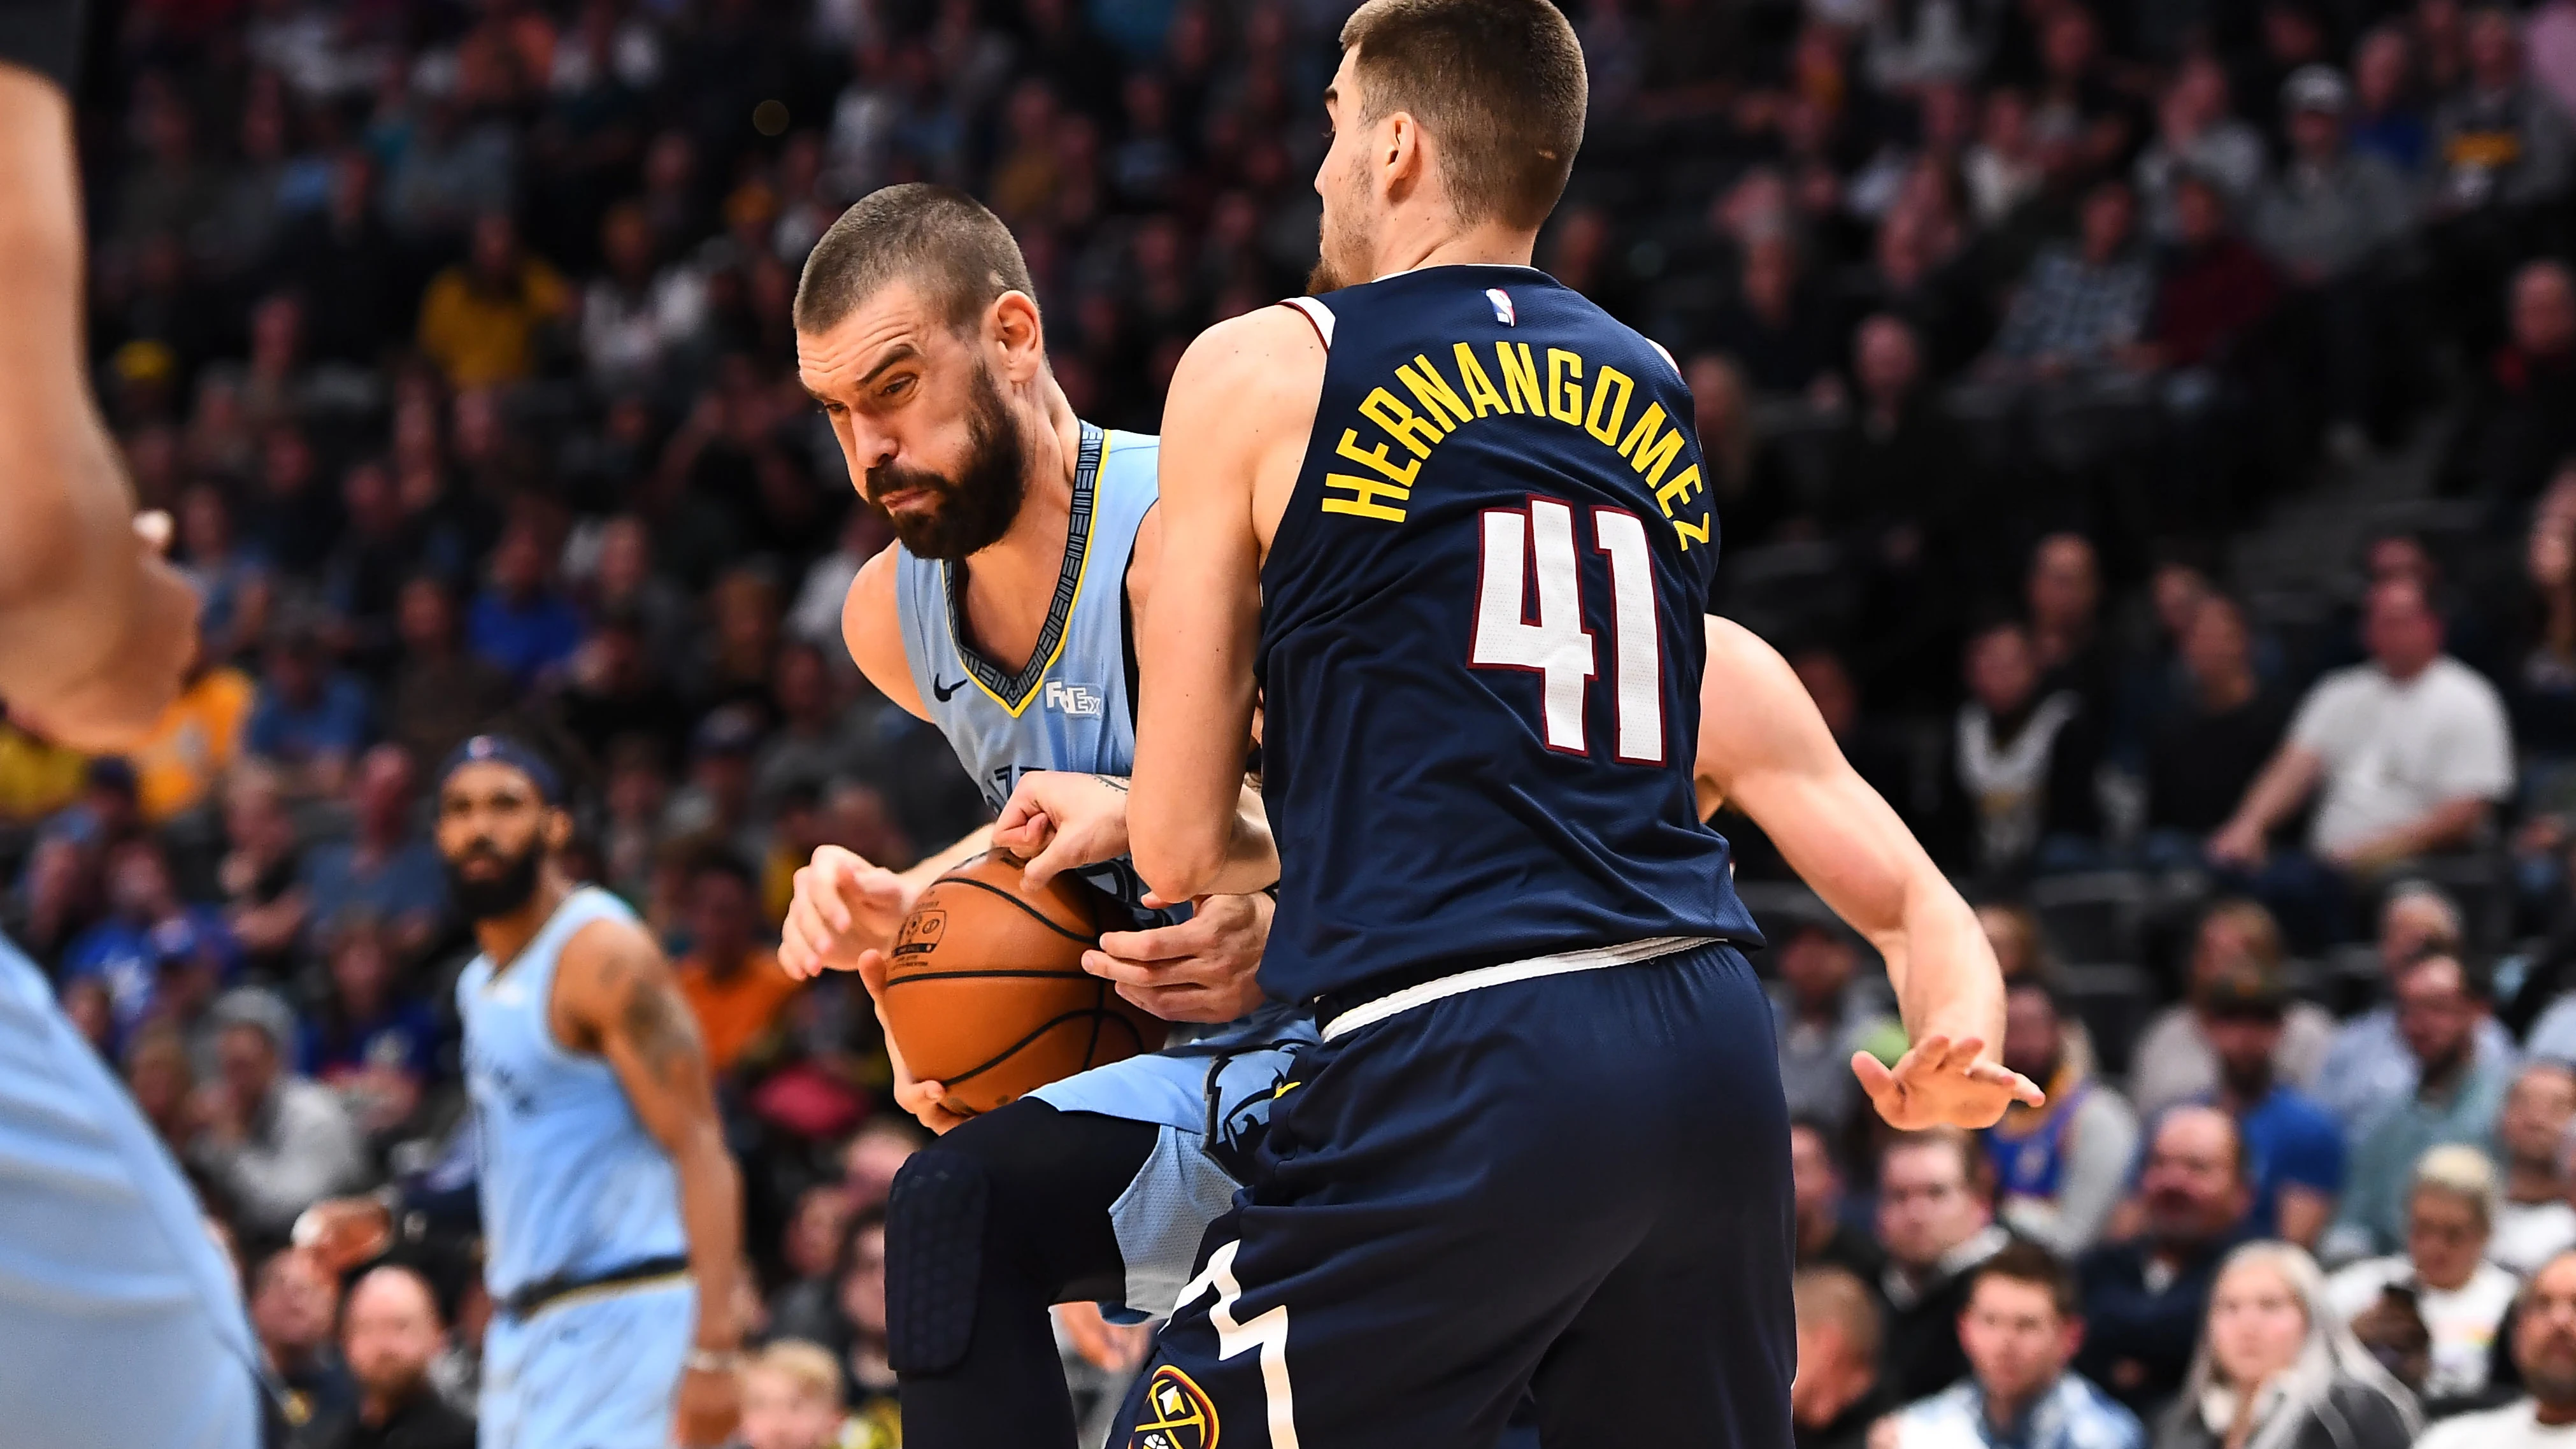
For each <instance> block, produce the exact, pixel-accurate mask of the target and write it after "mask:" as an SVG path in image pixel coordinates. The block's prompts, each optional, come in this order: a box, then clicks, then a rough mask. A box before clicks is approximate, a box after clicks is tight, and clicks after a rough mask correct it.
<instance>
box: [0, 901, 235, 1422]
mask: <svg viewBox="0 0 2576 1449" xmlns="http://www.w3.org/2000/svg"><path fill="white" fill-rule="evenodd" d="M258 1363H259V1354H258V1351H257V1349H256V1348H255V1347H254V1345H253V1341H252V1338H251V1332H250V1320H249V1318H248V1317H247V1316H246V1315H245V1313H244V1312H243V1309H242V1298H241V1289H240V1286H239V1284H238V1283H237V1282H236V1280H235V1279H234V1276H233V1269H232V1265H231V1264H230V1263H228V1262H226V1261H225V1258H224V1255H223V1252H222V1251H221V1250H220V1249H218V1248H217V1247H216V1246H215V1242H214V1239H213V1238H212V1237H210V1236H209V1235H208V1234H207V1231H206V1226H205V1220H204V1218H203V1217H202V1216H201V1215H200V1213H199V1212H198V1210H197V1204H196V1199H195V1198H194V1196H193V1195H191V1194H190V1192H189V1190H188V1184H187V1180H186V1179H185V1178H183V1177H181V1176H180V1175H179V1168H178V1164H176V1163H175V1162H173V1161H171V1159H170V1154H169V1153H168V1151H166V1150H165V1149H164V1148H163V1147H162V1146H161V1143H160V1141H159V1140H158V1139H157V1138H155V1137H154V1136H153V1133H152V1129H151V1127H150V1126H149V1125H148V1124H146V1123H145V1122H144V1120H143V1116H142V1114H141V1113H140V1112H138V1111H136V1110H135V1107H134V1102H133V1099H132V1098H130V1097H128V1096H127V1095H126V1092H125V1089H124V1087H123V1086H121V1085H120V1084H119V1083H118V1082H117V1080H116V1078H115V1077H114V1076H113V1075H112V1074H110V1073H109V1071H108V1070H107V1067H106V1065H105V1064H104V1063H102V1062H101V1061H99V1059H98V1056H97V1054H96V1053H95V1052H93V1051H91V1050H90V1047H89V1043H88V1042H86V1041H83V1040H82V1039H81V1037H80V1034H79V1033H78V1032H76V1031H74V1030H73V1029H72V1026H71V1023H70V1022H69V1021H68V1020H66V1019H65V1018H64V1016H63V1014H62V1012H61V1010H60V1009H59V1008H57V1007H56V1006H55V1004H54V997H53V992H52V990H51V989H50V988H49V987H48V986H47V985H46V984H45V978H44V974H43V973H42V972H40V971H38V970H37V969H36V967H35V964H34V963H33V962H30V961H29V960H28V959H27V958H26V957H25V956H22V955H20V954H19V953H18V951H17V950H16V948H14V947H12V946H10V945H9V944H8V943H7V942H6V941H0V1412H5V1415H6V1423H5V1427H0V1442H7V1443H10V1444H28V1445H43V1446H45V1449H125V1446H130V1445H144V1444H149V1445H155V1446H173V1449H176V1446H187V1449H253V1446H255V1445H257V1444H258V1442H259V1433H260V1410H259V1394H258V1389H257V1383H258V1379H257V1372H258V1370H257V1365H258Z"/></svg>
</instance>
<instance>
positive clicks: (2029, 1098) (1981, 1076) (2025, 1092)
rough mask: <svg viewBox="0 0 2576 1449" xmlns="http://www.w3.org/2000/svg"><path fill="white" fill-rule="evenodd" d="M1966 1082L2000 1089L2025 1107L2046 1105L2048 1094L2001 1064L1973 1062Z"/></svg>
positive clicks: (2034, 1083)
mask: <svg viewBox="0 0 2576 1449" xmlns="http://www.w3.org/2000/svg"><path fill="white" fill-rule="evenodd" d="M1968 1080H1970V1081H1972V1082H1978V1083H1982V1084H1983V1085H1986V1086H1990V1087H2001V1088H2003V1089H2004V1090H2005V1091H2006V1092H2007V1093H2009V1094H2010V1095H2011V1097H2012V1099H2013V1100H2014V1101H2016V1102H2019V1103H2021V1104H2022V1105H2023V1106H2025V1107H2044V1106H2046V1105H2048V1094H2047V1093H2046V1092H2044V1091H2041V1090H2040V1088H2039V1084H2038V1083H2036V1082H2033V1081H2032V1080H2031V1079H2030V1078H2028V1077H2025V1076H2023V1075H2022V1074H2021V1073H2019V1072H2016V1071H2014V1070H2013V1069H2012V1068H2010V1067H2007V1066H2005V1065H2003V1064H2002V1063H2001V1062H1975V1063H1971V1064H1970V1065H1969V1067H1968Z"/></svg>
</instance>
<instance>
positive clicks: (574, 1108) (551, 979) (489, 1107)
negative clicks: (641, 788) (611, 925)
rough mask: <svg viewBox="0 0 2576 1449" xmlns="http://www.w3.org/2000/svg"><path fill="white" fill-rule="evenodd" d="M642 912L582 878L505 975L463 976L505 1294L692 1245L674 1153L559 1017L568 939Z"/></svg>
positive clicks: (478, 1122)
mask: <svg viewBox="0 0 2576 1449" xmlns="http://www.w3.org/2000/svg"><path fill="white" fill-rule="evenodd" d="M634 919H635V913H634V912H633V911H631V910H628V909H627V907H626V903H625V902H624V901H621V900H619V899H618V898H617V897H615V896H613V895H610V894H609V893H608V892H606V891H604V890H601V889H599V888H598V887H596V886H584V887H582V888H581V889H579V890H576V891H574V892H573V893H572V894H571V895H569V896H566V897H565V898H564V903H563V904H562V905H560V906H558V907H556V908H555V913H554V915H553V916H552V917H550V918H549V919H548V920H547V921H546V924H545V928H544V929H543V930H541V931H539V932H537V935H536V939H534V940H532V941H530V942H529V943H528V945H527V949H525V950H523V951H521V952H520V953H519V956H518V959H516V960H514V961H512V962H511V963H510V965H509V968H508V969H507V970H499V969H496V968H495V967H494V966H493V964H492V958H491V957H489V956H481V955H478V956H476V957H475V958H474V960H473V962H472V963H471V964H469V965H468V966H467V967H466V968H465V974H464V975H463V976H461V977H459V978H458V979H457V982H456V1010H457V1014H458V1016H459V1017H461V1018H462V1019H463V1021H464V1023H465V1086H466V1091H467V1093H468V1094H469V1095H470V1096H471V1097H472V1099H473V1103H474V1117H475V1127H476V1131H477V1134H478V1141H479V1144H480V1151H481V1154H482V1173H481V1178H482V1183H481V1188H482V1195H483V1241H484V1263H483V1279H484V1285H485V1286H486V1287H488V1288H489V1289H490V1290H491V1292H492V1297H493V1298H494V1300H495V1301H499V1300H503V1299H507V1298H509V1297H510V1296H511V1295H512V1294H515V1293H517V1292H519V1291H520V1290H521V1289H523V1288H527V1287H528V1286H530V1285H532V1284H537V1283H543V1282H546V1281H548V1280H560V1279H567V1278H590V1277H597V1276H599V1275H602V1274H607V1273H614V1272H617V1271H619V1270H621V1269H626V1268H631V1267H633V1266H634V1265H635V1264H637V1263H642V1262H649V1261H651V1260H653V1259H657V1258H669V1257H675V1256H680V1255H683V1254H685V1253H686V1252H687V1251H688V1236H687V1234H686V1233H685V1232H683V1231H682V1229H681V1226H680V1182H679V1174H678V1173H677V1172H676V1171H674V1170H673V1168H672V1166H671V1158H670V1155H669V1154H668V1153H665V1152H664V1151H663V1150H662V1144H661V1143H659V1142H656V1141H654V1140H653V1137H652V1135H651V1134H650V1133H648V1132H646V1131H645V1130H644V1124H643V1123H642V1122H641V1121H640V1120H638V1119H637V1118H636V1116H635V1107H634V1104H633V1103H631V1102H629V1101H627V1099H626V1089H625V1088H624V1087H622V1086H620V1085H619V1084H618V1081H617V1074H616V1073H615V1072H613V1071H611V1070H610V1069H609V1065H608V1063H607V1062H605V1061H603V1060H601V1059H600V1058H598V1057H596V1056H591V1055H586V1054H581V1053H576V1052H573V1051H570V1050H567V1049H566V1048H565V1047H564V1046H563V1044H562V1043H560V1042H558V1041H556V1040H555V1034H554V1028H553V1026H552V1024H551V1022H550V1020H549V1016H550V1011H551V1007H552V1003H553V1000H554V986H555V966H556V963H557V962H559V961H560V960H562V958H563V949H564V946H565V944H566V943H567V942H569V941H571V939H572V938H573V935H574V934H575V933H576V932H578V931H580V930H581V928H582V927H584V926H587V925H589V924H590V923H591V922H593V921H600V920H617V921H630V922H631V921H633V920H634Z"/></svg>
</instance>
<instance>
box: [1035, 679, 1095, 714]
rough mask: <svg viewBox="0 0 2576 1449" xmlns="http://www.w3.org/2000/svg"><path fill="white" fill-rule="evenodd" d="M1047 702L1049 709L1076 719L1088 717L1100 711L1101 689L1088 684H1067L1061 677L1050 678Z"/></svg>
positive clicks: (1047, 687)
mask: <svg viewBox="0 0 2576 1449" xmlns="http://www.w3.org/2000/svg"><path fill="white" fill-rule="evenodd" d="M1046 703H1047V708H1049V709H1052V710H1057V711H1060V712H1061V713H1064V714H1069V715H1072V716H1073V717H1074V718H1076V719H1088V718H1090V717H1091V716H1093V715H1096V714H1098V713H1100V691H1099V690H1096V689H1094V688H1092V687H1091V686H1090V685H1087V684H1067V683H1065V682H1064V681H1062V680H1060V679H1050V680H1048V681H1047V686H1046Z"/></svg>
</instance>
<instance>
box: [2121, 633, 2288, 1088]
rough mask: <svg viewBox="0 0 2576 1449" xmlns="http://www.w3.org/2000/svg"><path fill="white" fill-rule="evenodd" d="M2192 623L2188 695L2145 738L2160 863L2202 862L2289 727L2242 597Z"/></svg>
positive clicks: (2152, 853)
mask: <svg viewBox="0 0 2576 1449" xmlns="http://www.w3.org/2000/svg"><path fill="white" fill-rule="evenodd" d="M2190 619H2191V621H2190V623H2189V624H2188V625H2186V626H2185V627H2184V630H2183V633H2182V638H2181V641H2180V643H2181V663H2182V669H2183V673H2184V675H2185V676H2186V678H2187V679H2188V680H2189V682H2190V692H2189V693H2188V694H2186V695H2184V696H2182V697H2180V698H2177V699H2175V700H2174V701H2173V702H2172V704H2171V705H2170V706H2169V707H2168V708H2167V709H2165V710H2164V711H2163V712H2162V713H2161V714H2160V715H2159V717H2158V718H2157V719H2156V720H2155V721H2154V722H2153V723H2152V725H2151V726H2150V728H2149V733H2148V738H2147V771H2146V775H2147V778H2146V784H2147V820H2146V824H2147V834H2146V839H2145V842H2144V849H2145V853H2146V856H2147V860H2148V863H2149V864H2151V865H2157V866H2180V865H2191V864H2196V863H2197V862H2198V860H2199V858H2200V849H2201V842H2202V841H2203V840H2204V839H2206V838H2207V837H2208V836H2209V835H2210V834H2212V833H2213V832H2215V831H2216V830H2218V828H2219V827H2221V826H2223V825H2225V824H2226V823H2227V820H2228V817H2229V816H2231V815H2232V814H2234V813H2235V810H2236V802H2237V801H2239V800H2241V799H2243V798H2244V795H2245V790H2246V787H2248V786H2249V785H2251V784H2252V783H2253V782H2254V777H2255V776H2256V775H2257V774H2258V773H2260V772H2261V770H2262V768H2263V764H2264V762H2265V761H2266V760H2268V759H2270V758H2271V757H2272V752H2273V751H2274V750H2275V749H2276V748H2278V747H2279V745H2280V743H2281V735H2282V733H2283V731H2285V730H2286V729H2288V727H2289V722H2290V705H2289V701H2288V700H2286V699H2284V698H2282V697H2281V695H2280V694H2279V693H2278V692H2277V691H2275V690H2273V689H2272V688H2270V687H2269V686H2267V685H2266V684H2265V683H2264V682H2263V680H2262V678H2261V676H2259V675H2258V674H2257V673H2256V672H2255V669H2254V651H2253V647H2252V640H2251V639H2250V637H2249V636H2248V634H2247V631H2246V627H2245V614H2244V611H2243V610H2242V609H2241V608H2240V607H2238V605H2237V603H2236V601H2235V600H2233V599H2230V598H2227V597H2225V596H2224V595H2219V594H2211V595H2208V596H2206V597H2205V598H2203V599H2202V600H2201V601H2200V602H2199V603H2198V604H2197V605H2196V606H2195V607H2194V608H2193V609H2192V610H2191V616H2190ZM2141 1060H2147V1059H2146V1058H2143V1057H2142V1058H2141ZM2141 1105H2142V1106H2143V1105H2144V1103H2143V1102H2142V1103H2141Z"/></svg>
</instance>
